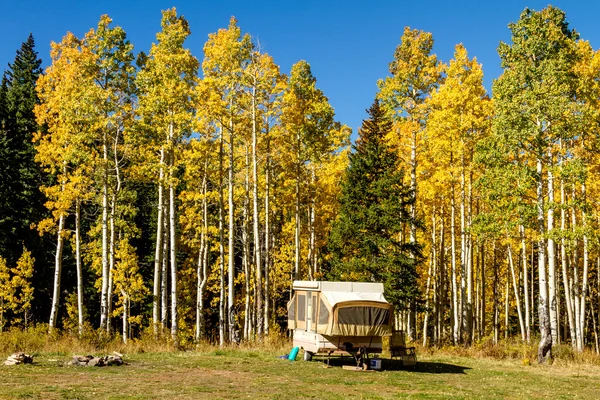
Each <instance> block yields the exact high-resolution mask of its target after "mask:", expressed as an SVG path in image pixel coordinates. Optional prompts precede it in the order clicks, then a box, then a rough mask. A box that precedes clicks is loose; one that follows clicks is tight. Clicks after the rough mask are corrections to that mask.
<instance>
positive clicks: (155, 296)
mask: <svg viewBox="0 0 600 400" xmlns="http://www.w3.org/2000/svg"><path fill="white" fill-rule="evenodd" d="M164 161H165V149H164V148H161V149H160V168H159V177H158V206H157V214H158V216H157V222H156V246H155V249H154V288H153V291H152V326H153V330H154V337H156V336H158V325H159V318H160V315H159V313H160V304H161V302H160V286H161V259H162V254H161V251H162V241H163V240H162V239H163V232H162V228H163V197H164V195H163V180H164V167H163V165H164Z"/></svg>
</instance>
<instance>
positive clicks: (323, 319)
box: [319, 300, 329, 325]
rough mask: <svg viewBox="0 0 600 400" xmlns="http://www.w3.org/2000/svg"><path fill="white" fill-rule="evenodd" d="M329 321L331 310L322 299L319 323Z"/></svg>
mask: <svg viewBox="0 0 600 400" xmlns="http://www.w3.org/2000/svg"><path fill="white" fill-rule="evenodd" d="M327 322H329V311H328V310H327V306H326V305H325V303H323V300H321V304H319V325H327Z"/></svg>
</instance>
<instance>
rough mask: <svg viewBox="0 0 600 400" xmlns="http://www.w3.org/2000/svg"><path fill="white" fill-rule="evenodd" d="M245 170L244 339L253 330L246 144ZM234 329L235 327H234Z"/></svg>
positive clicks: (248, 167) (243, 211) (243, 231)
mask: <svg viewBox="0 0 600 400" xmlns="http://www.w3.org/2000/svg"><path fill="white" fill-rule="evenodd" d="M244 171H245V177H244V178H245V179H244V191H245V194H244V207H243V210H242V249H243V252H242V260H243V266H244V274H245V278H246V279H245V281H246V282H245V286H246V296H245V297H246V301H245V316H246V318H245V319H244V331H245V332H244V335H245V338H246V339H249V338H250V334H251V333H252V330H253V326H254V325H253V324H252V319H251V318H250V315H251V314H253V312H251V308H252V306H251V304H250V294H251V292H252V289H251V287H250V286H251V285H250V279H251V276H252V271H251V266H250V264H251V260H250V259H251V257H250V234H249V232H248V230H249V227H248V219H249V217H250V216H249V214H250V210H249V207H250V160H249V154H248V146H246V165H245V168H244ZM256 286H257V283H256V282H254V293H256ZM235 314H236V313H234V314H233V317H234V316H235ZM229 318H232V316H231V315H230V317H229ZM233 324H234V325H235V321H233ZM234 329H235V328H234ZM233 338H234V337H233V336H232V341H234V340H233Z"/></svg>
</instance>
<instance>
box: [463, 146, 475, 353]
mask: <svg viewBox="0 0 600 400" xmlns="http://www.w3.org/2000/svg"><path fill="white" fill-rule="evenodd" d="M471 157H472V156H471ZM468 187H469V191H468V197H469V199H468V203H467V204H468V208H467V222H466V224H467V232H466V233H465V234H466V255H467V340H468V343H469V344H471V343H472V341H473V338H474V332H473V240H472V237H471V234H470V233H469V232H470V229H471V226H472V223H473V173H472V172H471V173H469V185H468Z"/></svg>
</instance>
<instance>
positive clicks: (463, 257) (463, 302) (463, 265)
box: [459, 152, 469, 343]
mask: <svg viewBox="0 0 600 400" xmlns="http://www.w3.org/2000/svg"><path fill="white" fill-rule="evenodd" d="M465 187H466V182H465V155H464V152H463V153H462V155H461V171H460V306H459V314H460V320H461V323H460V332H461V333H460V338H461V341H465V342H467V343H468V341H469V339H468V336H469V335H468V332H467V227H466V197H467V196H466V190H465Z"/></svg>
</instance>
